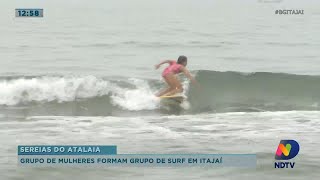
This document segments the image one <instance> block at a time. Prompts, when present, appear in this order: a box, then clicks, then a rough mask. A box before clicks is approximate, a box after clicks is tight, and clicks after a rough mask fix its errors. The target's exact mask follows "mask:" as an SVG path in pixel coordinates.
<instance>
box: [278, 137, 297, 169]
mask: <svg viewBox="0 0 320 180" xmlns="http://www.w3.org/2000/svg"><path fill="white" fill-rule="evenodd" d="M299 150H300V146H299V144H298V142H297V141H295V140H281V141H280V143H279V145H278V148H277V151H276V155H275V159H276V160H289V159H292V158H294V157H295V156H296V155H298V153H299ZM294 165H295V162H275V163H274V168H289V167H291V168H293V167H294Z"/></svg>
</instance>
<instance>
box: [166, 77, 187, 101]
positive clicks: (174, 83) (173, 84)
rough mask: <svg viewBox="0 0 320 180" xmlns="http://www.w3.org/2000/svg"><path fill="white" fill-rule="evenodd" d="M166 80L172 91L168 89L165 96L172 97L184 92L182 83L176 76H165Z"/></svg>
mask: <svg viewBox="0 0 320 180" xmlns="http://www.w3.org/2000/svg"><path fill="white" fill-rule="evenodd" d="M165 80H166V82H167V83H168V84H169V86H170V89H168V92H167V93H165V94H164V95H167V96H170V95H173V94H176V93H180V92H182V91H183V88H182V85H181V83H180V81H179V80H178V78H177V77H176V76H175V75H174V74H168V75H167V76H165Z"/></svg>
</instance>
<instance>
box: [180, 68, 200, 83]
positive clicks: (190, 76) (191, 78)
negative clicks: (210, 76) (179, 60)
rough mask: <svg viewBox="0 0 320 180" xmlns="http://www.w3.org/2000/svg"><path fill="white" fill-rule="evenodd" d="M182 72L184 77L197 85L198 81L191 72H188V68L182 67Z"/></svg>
mask: <svg viewBox="0 0 320 180" xmlns="http://www.w3.org/2000/svg"><path fill="white" fill-rule="evenodd" d="M180 70H181V71H182V72H183V73H184V75H186V76H187V78H189V79H190V80H191V82H192V83H193V84H197V81H196V80H195V79H194V77H193V76H192V75H191V74H190V72H189V71H188V69H187V68H185V67H181V69H180Z"/></svg>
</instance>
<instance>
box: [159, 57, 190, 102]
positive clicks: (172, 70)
mask: <svg viewBox="0 0 320 180" xmlns="http://www.w3.org/2000/svg"><path fill="white" fill-rule="evenodd" d="M187 61H188V59H187V57H186V56H179V58H178V60H177V62H176V61H174V60H165V61H163V62H161V63H160V64H157V65H155V68H156V69H158V68H159V67H160V66H161V65H162V64H166V63H168V64H169V66H168V67H167V68H166V69H164V71H163V72H162V77H163V79H164V80H165V81H166V82H167V84H168V85H169V87H168V88H167V89H164V90H162V91H160V92H158V93H157V94H156V96H158V97H160V96H163V95H167V96H170V95H173V94H176V93H180V92H182V91H183V88H182V85H181V83H180V81H179V80H178V78H177V77H176V76H175V74H178V73H180V72H183V73H184V74H185V75H186V76H187V77H188V78H189V79H190V80H191V82H192V83H194V84H195V83H196V80H195V79H194V78H193V77H192V76H191V74H190V73H189V71H188V70H187V68H186V66H187Z"/></svg>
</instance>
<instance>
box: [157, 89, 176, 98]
mask: <svg viewBox="0 0 320 180" xmlns="http://www.w3.org/2000/svg"><path fill="white" fill-rule="evenodd" d="M171 90H172V89H171V87H168V88H166V89H163V90H162V91H160V92H158V93H157V94H156V96H157V97H160V96H162V95H164V94H166V93H168V92H169V91H171Z"/></svg>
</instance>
